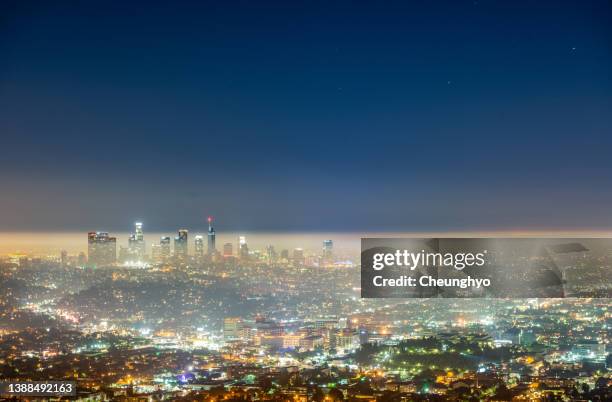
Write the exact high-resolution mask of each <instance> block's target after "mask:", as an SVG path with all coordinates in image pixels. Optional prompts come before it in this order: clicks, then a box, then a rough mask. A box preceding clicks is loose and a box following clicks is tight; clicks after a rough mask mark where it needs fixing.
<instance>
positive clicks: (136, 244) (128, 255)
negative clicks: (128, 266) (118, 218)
mask: <svg viewBox="0 0 612 402" xmlns="http://www.w3.org/2000/svg"><path fill="white" fill-rule="evenodd" d="M134 226H135V230H134V233H132V234H130V237H129V238H128V248H127V249H125V248H124V247H121V250H120V253H119V259H120V260H121V261H122V262H125V261H127V260H129V261H144V260H145V241H144V233H143V231H142V223H141V222H136V223H135V224H134Z"/></svg>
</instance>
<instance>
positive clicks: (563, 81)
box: [0, 0, 612, 231]
mask: <svg viewBox="0 0 612 402" xmlns="http://www.w3.org/2000/svg"><path fill="white" fill-rule="evenodd" d="M124 3H127V2H124V1H117V2H113V1H100V2H95V1H91V2H76V1H75V2H65V3H64V2H40V3H36V2H23V1H16V2H2V5H0V8H1V10H0V55H1V56H0V57H1V61H0V136H1V142H0V185H1V187H0V217H1V219H0V230H58V229H59V230H72V229H78V230H82V229H83V230H86V229H108V230H122V229H123V230H128V229H129V228H130V226H131V223H132V222H133V221H134V220H135V219H142V220H143V221H144V222H145V223H146V225H147V227H148V228H149V229H164V230H165V229H173V228H176V227H179V226H187V227H190V228H197V227H199V226H202V225H203V223H204V218H205V216H206V215H207V214H211V215H215V216H216V218H217V221H218V228H219V229H220V230H224V229H227V230H230V229H231V230H234V229H241V230H296V231H299V230H408V231H410V230H445V229H449V230H455V229H459V230H464V229H465V230H477V229H518V228H533V229H538V228H541V229H546V228H587V229H588V228H607V229H609V228H611V227H612V213H611V210H612V209H611V205H612V157H611V155H612V113H611V112H612V80H611V72H612V23H611V22H612V6H611V3H609V2H607V1H592V2H591V1H575V2H564V1H550V2H534V1H525V2H521V1H518V2H515V1H513V2H509V1H504V2H502V1H499V2H495V1H459V0H456V1H448V2H440V1H413V2H398V3H394V2H350V3H349V2H346V3H344V2H335V3H334V5H330V4H326V3H330V2H307V3H303V4H299V3H297V2H279V3H278V4H274V3H260V2H216V3H200V4H192V3H188V2H160V3H155V2H143V3H139V4H136V3H133V4H132V5H126V4H124ZM256 3H257V4H256ZM290 3H292V4H290ZM383 3H384V4H383Z"/></svg>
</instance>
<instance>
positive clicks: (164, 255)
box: [159, 236, 172, 262]
mask: <svg viewBox="0 0 612 402" xmlns="http://www.w3.org/2000/svg"><path fill="white" fill-rule="evenodd" d="M159 248H160V251H159V254H160V257H161V258H160V259H161V261H162V262H167V261H168V260H169V259H170V255H171V254H172V253H171V251H170V236H162V237H161V239H160V240H159Z"/></svg>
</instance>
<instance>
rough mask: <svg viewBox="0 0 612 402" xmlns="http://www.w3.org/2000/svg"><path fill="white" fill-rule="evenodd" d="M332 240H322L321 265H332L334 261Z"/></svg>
mask: <svg viewBox="0 0 612 402" xmlns="http://www.w3.org/2000/svg"><path fill="white" fill-rule="evenodd" d="M333 250H334V242H333V241H331V240H323V258H322V259H321V265H323V266H332V265H333V263H334V254H333Z"/></svg>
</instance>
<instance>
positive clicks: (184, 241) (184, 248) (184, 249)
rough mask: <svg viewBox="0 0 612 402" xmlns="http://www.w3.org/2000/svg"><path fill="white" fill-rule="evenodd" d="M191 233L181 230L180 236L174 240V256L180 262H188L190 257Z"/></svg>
mask: <svg viewBox="0 0 612 402" xmlns="http://www.w3.org/2000/svg"><path fill="white" fill-rule="evenodd" d="M188 239H189V231H188V230H187V229H181V230H179V231H178V236H176V237H175V238H174V256H175V257H176V259H177V260H179V261H187V257H188V255H189V243H188Z"/></svg>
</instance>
